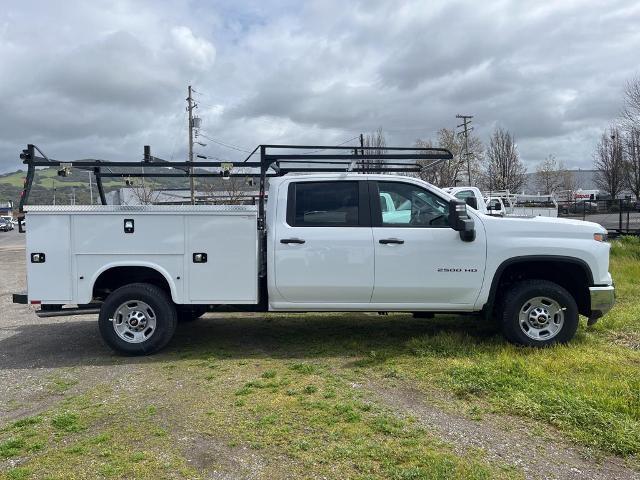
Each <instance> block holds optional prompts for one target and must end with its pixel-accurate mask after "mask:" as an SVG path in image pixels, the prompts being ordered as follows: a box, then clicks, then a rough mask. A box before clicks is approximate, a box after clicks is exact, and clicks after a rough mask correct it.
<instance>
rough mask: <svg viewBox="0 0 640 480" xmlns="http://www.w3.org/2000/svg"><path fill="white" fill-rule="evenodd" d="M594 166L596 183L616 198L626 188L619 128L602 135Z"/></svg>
mask: <svg viewBox="0 0 640 480" xmlns="http://www.w3.org/2000/svg"><path fill="white" fill-rule="evenodd" d="M594 165H595V167H596V170H597V172H596V176H595V183H596V185H597V186H598V188H600V189H601V190H603V191H605V192H606V193H608V194H609V195H611V198H616V197H617V196H618V195H619V194H620V193H621V192H622V190H623V188H624V176H625V162H624V157H623V150H622V139H621V137H620V131H619V129H618V128H617V127H611V128H610V129H609V131H608V132H607V131H606V130H605V131H604V132H603V133H602V137H601V138H600V141H599V142H598V145H597V146H596V152H595V159H594Z"/></svg>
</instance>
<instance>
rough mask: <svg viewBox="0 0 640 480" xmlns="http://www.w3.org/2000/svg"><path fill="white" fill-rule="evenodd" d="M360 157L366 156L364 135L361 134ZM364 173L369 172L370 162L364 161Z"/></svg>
mask: <svg viewBox="0 0 640 480" xmlns="http://www.w3.org/2000/svg"><path fill="white" fill-rule="evenodd" d="M360 155H364V135H363V134H362V133H361V134H360ZM362 171H363V172H364V173H368V172H369V160H365V159H364V158H363V159H362Z"/></svg>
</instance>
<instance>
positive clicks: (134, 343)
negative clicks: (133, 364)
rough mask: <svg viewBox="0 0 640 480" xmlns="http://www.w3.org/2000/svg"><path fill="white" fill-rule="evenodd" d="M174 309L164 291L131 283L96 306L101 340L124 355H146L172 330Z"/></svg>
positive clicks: (168, 336) (173, 330)
mask: <svg viewBox="0 0 640 480" xmlns="http://www.w3.org/2000/svg"><path fill="white" fill-rule="evenodd" d="M176 321H177V318H176V309H175V306H174V305H173V303H172V302H171V299H170V298H169V296H168V295H167V293H166V292H165V291H164V290H162V289H160V288H158V287H156V286H155V285H150V284H147V283H132V284H130V285H125V286H123V287H120V288H118V289H117V290H115V291H114V292H113V293H111V294H110V295H109V296H108V297H107V298H106V300H105V301H104V303H103V304H102V307H101V308H100V315H99V317H98V326H99V328H100V334H101V335H102V338H103V339H104V341H105V342H106V343H107V345H109V346H110V347H111V348H113V349H114V350H116V351H118V352H121V353H124V354H127V355H148V354H150V353H154V352H157V351H158V350H160V349H161V348H163V347H164V346H165V345H167V343H169V341H170V340H171V338H172V337H173V334H174V333H175V330H176Z"/></svg>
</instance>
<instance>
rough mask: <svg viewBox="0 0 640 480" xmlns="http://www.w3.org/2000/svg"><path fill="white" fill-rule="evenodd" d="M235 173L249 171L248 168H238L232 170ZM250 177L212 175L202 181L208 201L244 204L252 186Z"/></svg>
mask: <svg viewBox="0 0 640 480" xmlns="http://www.w3.org/2000/svg"><path fill="white" fill-rule="evenodd" d="M232 173H234V174H244V173H248V170H247V169H243V168H236V169H233V170H232ZM251 183H252V180H251V178H250V177H244V176H239V177H235V176H229V177H228V178H223V177H222V175H221V176H220V177H215V176H214V177H211V179H208V180H206V181H203V182H201V183H200V188H201V189H202V191H203V193H204V197H205V202H206V203H211V204H225V205H242V203H243V202H244V201H245V200H246V197H247V190H248V189H250V188H251V187H252V184H251Z"/></svg>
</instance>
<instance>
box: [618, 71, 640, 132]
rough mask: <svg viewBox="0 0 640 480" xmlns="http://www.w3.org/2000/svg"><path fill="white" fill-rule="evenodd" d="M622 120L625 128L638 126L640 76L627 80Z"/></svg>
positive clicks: (639, 120) (639, 117)
mask: <svg viewBox="0 0 640 480" xmlns="http://www.w3.org/2000/svg"><path fill="white" fill-rule="evenodd" d="M622 120H623V123H624V125H625V127H626V129H627V130H631V129H634V128H640V76H638V77H635V78H633V79H631V80H629V81H628V82H627V84H626V86H625V89H624V106H623V108H622Z"/></svg>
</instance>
